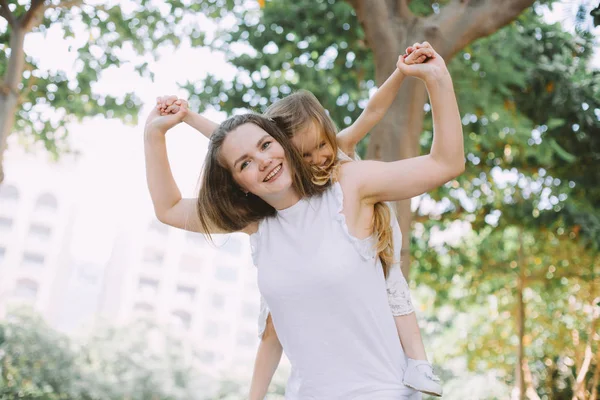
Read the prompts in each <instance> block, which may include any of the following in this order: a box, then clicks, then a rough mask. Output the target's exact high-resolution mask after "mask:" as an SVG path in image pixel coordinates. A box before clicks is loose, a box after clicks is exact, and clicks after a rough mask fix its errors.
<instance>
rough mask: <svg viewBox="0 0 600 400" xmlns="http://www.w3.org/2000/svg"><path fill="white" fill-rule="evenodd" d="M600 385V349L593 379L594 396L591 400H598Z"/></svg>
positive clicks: (591, 396)
mask: <svg viewBox="0 0 600 400" xmlns="http://www.w3.org/2000/svg"><path fill="white" fill-rule="evenodd" d="M598 385H600V348H598V351H597V352H596V369H595V370H594V376H593V377H592V394H591V395H590V400H598Z"/></svg>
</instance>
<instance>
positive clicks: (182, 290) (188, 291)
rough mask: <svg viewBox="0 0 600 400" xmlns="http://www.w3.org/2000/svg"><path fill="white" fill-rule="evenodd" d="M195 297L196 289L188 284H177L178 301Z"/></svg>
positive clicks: (191, 299) (190, 300)
mask: <svg viewBox="0 0 600 400" xmlns="http://www.w3.org/2000/svg"><path fill="white" fill-rule="evenodd" d="M194 297H196V289H194V288H193V287H189V286H182V285H179V286H177V299H178V300H180V301H186V302H188V301H189V302H192V301H194Z"/></svg>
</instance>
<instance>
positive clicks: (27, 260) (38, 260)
mask: <svg viewBox="0 0 600 400" xmlns="http://www.w3.org/2000/svg"><path fill="white" fill-rule="evenodd" d="M22 264H23V266H25V267H33V268H40V267H42V266H43V265H44V256H43V255H41V254H37V253H31V252H25V253H23V263H22Z"/></svg>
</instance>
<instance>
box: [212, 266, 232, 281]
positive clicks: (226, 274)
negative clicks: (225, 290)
mask: <svg viewBox="0 0 600 400" xmlns="http://www.w3.org/2000/svg"><path fill="white" fill-rule="evenodd" d="M215 277H216V278H217V279H218V280H220V281H225V282H235V281H236V279H237V271H236V269H235V268H233V267H228V266H225V265H217V270H216V271H215Z"/></svg>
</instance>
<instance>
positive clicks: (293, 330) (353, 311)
mask: <svg viewBox="0 0 600 400" xmlns="http://www.w3.org/2000/svg"><path fill="white" fill-rule="evenodd" d="M342 210H343V193H342V189H341V186H340V185H339V183H335V184H333V185H332V186H331V187H330V188H329V189H328V190H327V191H326V192H325V193H324V194H323V195H322V196H319V197H312V198H309V199H302V200H300V201H299V202H298V203H296V204H295V205H294V206H292V207H290V208H288V209H286V210H281V211H279V212H278V213H277V215H276V216H275V217H272V218H266V219H264V220H263V221H261V222H260V224H259V228H258V232H257V233H255V234H253V235H251V237H250V241H251V246H252V255H253V259H254V262H255V265H256V266H257V267H258V285H259V289H260V291H261V294H262V296H263V298H264V299H265V303H266V304H269V309H270V313H271V317H272V319H273V324H274V326H275V329H276V331H277V335H278V337H279V340H280V342H281V344H282V346H283V349H284V351H285V353H286V355H287V357H288V359H289V360H290V362H291V364H292V375H291V377H290V382H289V383H288V388H287V390H286V399H288V400H292V399H302V400H303V399H311V400H332V399H340V400H341V399H356V400H367V399H369V400H383V399H385V400H391V399H409V398H410V399H413V398H420V396H419V395H418V394H417V393H416V392H415V391H413V390H412V389H408V388H407V387H405V386H404V385H403V384H402V377H403V374H404V369H405V367H406V358H405V356H404V353H403V351H402V346H401V345H400V340H399V339H398V333H397V331H396V326H395V323H394V319H393V317H392V314H391V313H390V307H389V299H388V297H389V296H388V294H387V293H386V290H385V289H386V282H385V279H384V276H383V270H382V268H381V262H380V261H379V258H378V257H377V254H376V252H375V250H374V247H373V244H374V243H373V237H370V238H367V239H362V240H361V239H357V238H355V237H354V236H352V235H351V234H350V233H349V231H348V227H347V225H346V219H345V216H344V215H343V213H342ZM398 273H399V274H400V276H402V274H401V273H400V271H399V270H398ZM390 293H391V296H392V297H393V298H395V296H396V294H395V291H394V290H391V291H390Z"/></svg>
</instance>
